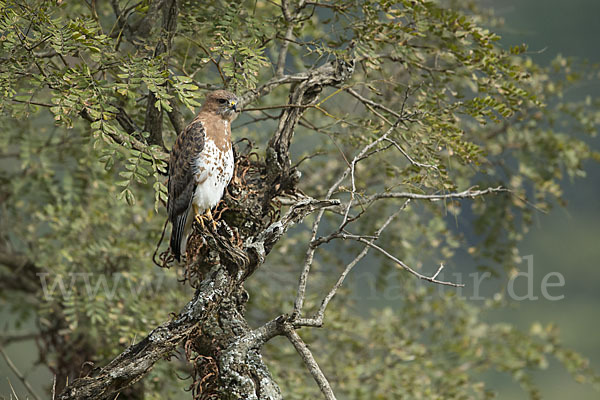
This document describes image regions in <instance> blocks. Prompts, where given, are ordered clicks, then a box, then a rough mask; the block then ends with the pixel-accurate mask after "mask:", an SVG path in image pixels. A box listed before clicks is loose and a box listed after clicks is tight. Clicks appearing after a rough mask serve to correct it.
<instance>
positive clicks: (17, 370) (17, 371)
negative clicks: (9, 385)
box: [0, 345, 40, 400]
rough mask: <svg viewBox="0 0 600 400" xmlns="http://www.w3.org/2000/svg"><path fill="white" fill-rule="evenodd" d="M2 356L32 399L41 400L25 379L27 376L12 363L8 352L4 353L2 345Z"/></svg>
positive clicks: (0, 351)
mask: <svg viewBox="0 0 600 400" xmlns="http://www.w3.org/2000/svg"><path fill="white" fill-rule="evenodd" d="M0 354H2V357H3V358H4V360H5V361H6V364H7V365H8V367H9V368H10V369H11V370H12V372H14V374H15V375H16V376H17V378H19V380H20V381H21V383H22V384H23V386H25V388H26V389H27V391H28V392H29V393H30V394H31V397H33V398H34V399H35V400H40V397H39V396H38V395H37V393H35V391H34V390H33V388H32V387H31V385H30V384H29V382H28V381H27V379H26V378H25V375H23V374H22V373H21V371H19V369H18V368H17V366H16V365H15V364H14V363H13V362H12V360H11V359H10V357H9V356H8V354H6V352H5V351H4V347H2V345H0Z"/></svg>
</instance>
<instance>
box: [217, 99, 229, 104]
mask: <svg viewBox="0 0 600 400" xmlns="http://www.w3.org/2000/svg"><path fill="white" fill-rule="evenodd" d="M217 101H218V102H219V104H225V103H227V100H225V99H218V100H217Z"/></svg>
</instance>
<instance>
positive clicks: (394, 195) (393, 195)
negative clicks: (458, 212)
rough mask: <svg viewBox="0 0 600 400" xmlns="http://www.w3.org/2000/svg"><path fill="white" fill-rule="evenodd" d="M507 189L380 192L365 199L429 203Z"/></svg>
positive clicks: (470, 197)
mask: <svg viewBox="0 0 600 400" xmlns="http://www.w3.org/2000/svg"><path fill="white" fill-rule="evenodd" d="M510 192H511V191H510V190H509V189H506V188H504V187H502V186H498V187H495V188H492V187H489V188H487V189H484V190H475V187H471V188H469V189H467V190H464V191H462V192H455V193H445V194H420V193H410V192H382V193H375V194H373V195H370V196H368V197H366V199H365V200H366V201H367V202H372V201H375V200H379V199H412V200H429V201H438V200H447V199H474V198H476V197H481V196H485V195H487V194H491V193H510Z"/></svg>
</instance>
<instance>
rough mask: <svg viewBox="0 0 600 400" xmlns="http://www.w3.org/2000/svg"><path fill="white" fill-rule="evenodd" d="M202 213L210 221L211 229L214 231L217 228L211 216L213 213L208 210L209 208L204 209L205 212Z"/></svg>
mask: <svg viewBox="0 0 600 400" xmlns="http://www.w3.org/2000/svg"><path fill="white" fill-rule="evenodd" d="M204 215H205V216H206V218H207V219H208V220H209V221H210V222H211V223H212V227H213V230H214V231H216V230H217V223H216V222H215V220H214V218H213V215H212V212H211V211H210V208H209V209H207V210H206V213H205V214H204Z"/></svg>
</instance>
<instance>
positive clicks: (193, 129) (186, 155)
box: [167, 90, 238, 261]
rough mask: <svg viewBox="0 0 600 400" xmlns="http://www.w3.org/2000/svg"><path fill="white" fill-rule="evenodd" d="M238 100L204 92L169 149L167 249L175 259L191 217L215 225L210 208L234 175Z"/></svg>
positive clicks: (181, 251) (226, 94)
mask: <svg viewBox="0 0 600 400" xmlns="http://www.w3.org/2000/svg"><path fill="white" fill-rule="evenodd" d="M237 101H238V100H237V98H236V96H235V95H234V94H232V93H230V92H228V91H225V90H216V91H214V92H211V93H209V94H208V95H207V96H206V100H205V102H204V104H203V105H202V107H201V108H200V112H199V113H198V115H197V116H196V118H194V120H193V121H192V122H191V123H190V124H189V125H188V126H187V127H186V128H185V129H184V130H183V132H182V133H181V134H180V135H179V136H178V137H177V140H176V141H175V144H174V145H173V149H172V150H171V157H170V159H169V183H168V190H169V199H168V202H167V212H168V215H169V221H170V222H171V224H172V226H173V228H172V230H171V242H170V245H171V252H172V253H173V255H174V256H175V259H176V260H177V261H180V257H181V255H182V254H183V255H185V251H186V244H187V240H188V236H189V234H190V232H191V228H192V222H193V218H192V216H194V217H195V218H196V219H197V220H198V222H200V224H202V226H204V222H203V218H206V219H208V220H209V221H211V222H212V223H213V224H214V221H213V219H212V214H211V211H210V210H211V208H213V207H214V206H216V205H217V203H219V201H220V200H221V198H222V197H223V191H224V190H225V188H226V187H227V185H228V184H229V181H231V178H232V176H233V166H234V160H233V150H232V147H231V121H233V119H234V118H235V112H236V111H237V109H236V104H237ZM203 214H204V215H203Z"/></svg>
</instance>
